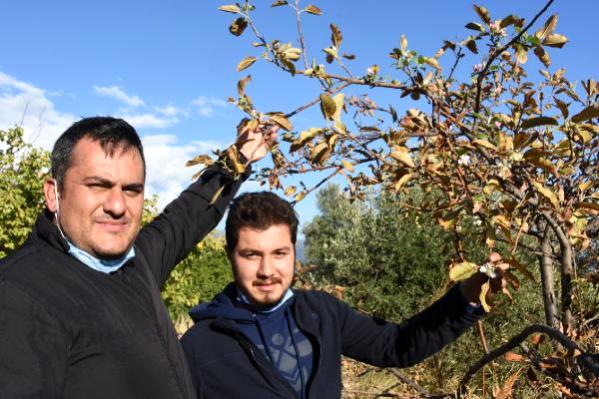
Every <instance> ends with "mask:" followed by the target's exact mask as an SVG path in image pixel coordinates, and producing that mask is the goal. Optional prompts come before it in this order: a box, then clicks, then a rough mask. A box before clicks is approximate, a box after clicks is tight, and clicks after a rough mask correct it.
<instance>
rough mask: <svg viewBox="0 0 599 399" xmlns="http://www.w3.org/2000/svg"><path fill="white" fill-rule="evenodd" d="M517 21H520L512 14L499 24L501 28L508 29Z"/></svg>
mask: <svg viewBox="0 0 599 399" xmlns="http://www.w3.org/2000/svg"><path fill="white" fill-rule="evenodd" d="M517 20H518V19H517V17H516V16H515V15H513V14H510V15H508V16H507V17H505V18H503V19H502V20H501V22H500V23H499V28H500V29H503V28H507V27H508V26H510V25H513V24H515V23H516V21H517Z"/></svg>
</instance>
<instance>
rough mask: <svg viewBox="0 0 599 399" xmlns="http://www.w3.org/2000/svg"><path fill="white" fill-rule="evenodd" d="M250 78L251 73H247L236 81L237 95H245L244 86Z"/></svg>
mask: <svg viewBox="0 0 599 399" xmlns="http://www.w3.org/2000/svg"><path fill="white" fill-rule="evenodd" d="M251 80H252V75H248V76H246V77H245V78H243V79H241V80H240V81H239V82H237V94H239V97H243V96H244V95H245V86H246V85H247V84H248V82H249V81H251Z"/></svg>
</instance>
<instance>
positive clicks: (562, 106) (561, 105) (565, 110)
mask: <svg viewBox="0 0 599 399" xmlns="http://www.w3.org/2000/svg"><path fill="white" fill-rule="evenodd" d="M553 99H554V100H555V105H556V106H557V107H558V108H559V110H560V112H561V113H562V116H563V117H564V119H566V118H567V117H568V115H569V113H570V111H569V110H568V106H569V105H570V104H567V103H565V102H563V101H561V100H560V99H559V98H555V97H554V98H553Z"/></svg>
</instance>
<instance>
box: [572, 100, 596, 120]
mask: <svg viewBox="0 0 599 399" xmlns="http://www.w3.org/2000/svg"><path fill="white" fill-rule="evenodd" d="M593 118H599V104H593V105H590V106H588V107H586V108H585V109H583V110H582V111H580V112H579V113H577V114H576V115H574V116H573V117H572V122H574V123H580V122H584V121H587V120H589V119H593Z"/></svg>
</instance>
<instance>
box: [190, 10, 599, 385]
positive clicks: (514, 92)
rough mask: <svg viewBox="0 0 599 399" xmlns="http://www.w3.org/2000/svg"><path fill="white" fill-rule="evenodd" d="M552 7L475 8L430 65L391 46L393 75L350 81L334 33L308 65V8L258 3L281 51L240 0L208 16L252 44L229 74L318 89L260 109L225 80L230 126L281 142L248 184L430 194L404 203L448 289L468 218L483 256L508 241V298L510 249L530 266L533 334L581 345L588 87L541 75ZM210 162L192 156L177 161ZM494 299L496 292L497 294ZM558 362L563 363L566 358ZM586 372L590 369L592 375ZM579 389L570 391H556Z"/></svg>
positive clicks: (592, 109)
mask: <svg viewBox="0 0 599 399" xmlns="http://www.w3.org/2000/svg"><path fill="white" fill-rule="evenodd" d="M553 1H554V0H550V1H548V2H547V3H546V4H545V6H544V7H543V8H542V9H541V10H539V12H538V13H537V14H536V15H535V16H534V17H533V18H532V19H530V20H526V19H524V18H522V17H519V16H517V15H515V14H510V15H507V16H504V17H503V18H500V19H494V18H492V16H491V13H490V11H489V10H487V9H486V8H484V7H480V6H476V5H475V6H474V11H475V14H476V15H477V18H476V22H470V23H468V24H467V25H466V28H467V29H468V32H469V33H464V35H463V36H464V38H463V40H460V41H449V40H446V41H444V42H443V44H442V46H441V47H440V49H439V51H438V52H437V53H436V54H434V55H430V56H429V55H424V54H419V53H418V52H417V51H416V50H414V49H411V48H410V47H409V44H408V40H407V38H406V37H404V36H402V37H401V40H400V46H399V47H398V48H393V49H390V52H389V57H391V59H392V61H393V63H394V67H395V72H394V74H395V76H393V77H387V76H382V74H380V68H379V67H378V65H377V64H374V63H373V65H372V67H370V68H368V69H367V71H366V73H363V74H355V73H354V72H352V70H351V66H350V64H351V61H352V60H353V59H354V58H355V55H353V54H346V53H344V52H343V51H342V49H343V48H344V43H343V34H342V30H341V28H340V27H338V26H336V25H334V24H330V32H331V33H330V45H329V46H327V47H326V48H324V49H322V53H320V54H321V56H322V57H315V58H309V57H308V55H307V43H306V40H305V36H304V32H303V28H302V18H303V17H314V16H319V15H322V14H323V12H322V10H321V9H320V8H319V7H318V6H316V5H313V4H310V5H305V6H304V5H302V4H300V1H299V0H289V1H287V0H277V1H274V3H272V4H271V8H272V10H271V11H270V12H273V13H274V12H281V11H282V10H281V8H286V9H287V10H288V11H290V12H291V13H290V14H291V17H292V18H293V20H295V22H296V23H295V24H294V26H296V27H297V41H296V42H295V43H285V42H284V41H282V40H278V39H277V38H268V37H266V36H265V35H263V34H262V33H261V31H260V30H259V29H258V27H257V26H256V23H255V19H254V15H255V13H258V12H261V11H262V10H259V9H257V7H256V5H255V4H254V3H253V2H251V1H249V0H245V1H243V2H242V3H236V4H230V5H223V6H221V7H219V9H220V10H221V11H223V12H228V13H231V14H234V20H233V22H232V23H231V25H230V26H229V31H230V32H231V34H233V35H235V36H242V35H243V34H244V32H248V33H246V35H245V36H246V37H247V36H253V38H252V41H253V42H252V46H253V48H254V49H253V50H252V53H255V54H252V55H249V56H246V57H245V58H243V59H242V60H241V61H240V62H239V64H238V65H237V70H238V71H243V70H245V69H247V68H250V67H251V66H252V65H253V64H254V63H255V62H257V61H260V62H267V63H270V64H272V66H273V67H274V68H275V69H278V70H280V71H281V72H282V73H287V74H289V76H290V78H294V79H308V80H314V81H316V82H317V84H318V87H319V89H318V90H317V92H315V93H314V97H313V98H312V99H308V100H306V103H305V104H304V105H302V106H300V107H298V108H297V109H294V110H290V111H289V112H280V111H278V112H264V111H261V110H258V109H256V107H254V104H253V102H252V99H251V97H250V96H249V95H248V92H247V87H246V86H247V84H248V82H249V81H250V77H249V76H247V77H245V78H243V79H241V80H240V81H239V83H238V87H237V90H238V96H237V98H235V99H234V98H231V99H230V101H231V102H233V103H235V104H236V105H237V106H238V107H239V108H240V109H241V110H243V111H244V112H246V113H247V115H248V117H247V118H245V119H244V120H242V122H241V124H240V126H239V129H240V130H241V129H243V128H244V127H246V126H247V125H248V124H257V123H258V121H260V120H265V119H269V120H270V121H271V123H276V124H278V125H279V126H281V127H282V128H283V129H284V130H285V131H286V133H285V134H283V135H282V142H281V144H280V145H279V146H278V147H276V148H273V150H272V165H271V166H268V167H264V168H263V169H261V170H260V171H259V172H258V175H259V176H260V177H261V178H262V179H263V181H265V182H268V183H269V185H270V187H271V188H281V189H284V191H285V193H286V194H287V195H289V196H292V197H294V201H300V200H301V199H302V198H303V197H304V196H305V195H307V194H309V193H310V192H311V191H312V190H314V189H316V188H318V187H319V186H320V185H321V184H322V183H324V182H326V181H328V180H330V179H332V178H333V177H336V176H343V177H345V179H346V185H345V188H346V190H347V191H348V193H349V195H350V196H352V197H354V198H363V196H364V192H365V189H367V188H368V187H371V186H378V187H380V188H381V189H382V190H385V191H389V192H397V193H398V192H404V191H408V190H412V189H413V188H416V187H417V188H419V189H423V190H425V191H426V190H432V189H433V187H434V188H436V189H438V190H439V191H440V192H442V193H443V195H442V196H441V197H439V198H437V199H435V201H434V202H430V203H421V204H407V206H410V207H416V208H417V209H419V210H421V211H422V212H431V213H432V214H433V215H434V216H435V217H436V219H437V221H438V222H439V223H440V224H441V225H442V226H443V227H444V228H445V229H447V230H448V231H451V232H452V233H453V237H454V238H453V242H454V248H455V251H454V257H453V261H452V265H451V266H452V268H451V270H450V276H451V277H452V278H454V279H456V280H458V279H461V278H463V277H464V276H468V275H469V274H471V273H473V272H474V271H475V270H477V268H478V266H476V265H475V264H474V263H472V262H470V261H469V254H468V253H467V251H466V250H465V249H464V248H465V247H466V246H465V245H464V242H463V239H462V237H461V235H460V231H461V229H462V227H461V224H462V223H463V220H464V219H465V218H472V217H474V218H477V219H478V220H479V223H480V224H481V226H482V230H483V234H482V240H484V242H485V243H486V245H487V246H488V247H489V250H490V251H491V250H493V249H494V248H495V247H496V245H497V243H498V242H503V243H506V244H508V248H509V250H508V251H506V253H503V254H502V255H503V258H504V260H505V261H506V262H507V263H509V265H511V269H510V270H512V271H514V270H515V271H517V273H516V272H515V273H511V272H509V273H507V274H506V279H507V282H508V283H509V286H511V287H512V288H514V289H517V288H518V286H519V279H518V277H517V276H518V275H521V276H526V277H529V278H533V275H532V273H531V271H530V270H529V269H528V267H529V266H528V265H523V264H521V263H520V262H519V261H518V259H517V258H516V256H515V253H516V249H518V248H522V247H524V248H525V249H527V250H528V251H530V252H531V253H532V254H535V255H537V256H538V259H539V266H540V274H541V280H542V282H541V285H542V293H543V297H544V303H545V317H546V322H547V324H548V326H550V327H553V329H549V330H547V329H543V332H546V333H548V334H551V333H549V332H547V331H552V332H555V333H556V334H558V333H559V332H561V333H564V334H565V336H567V337H570V338H573V339H581V340H582V339H583V338H582V337H588V336H589V334H588V328H590V327H589V325H588V324H585V323H584V320H582V319H581V317H577V316H576V315H573V311H572V307H573V300H574V299H576V295H577V293H576V284H575V277H576V265H575V259H576V254H577V253H578V252H580V251H582V250H585V249H586V248H587V247H588V245H589V243H590V238H592V237H589V234H590V232H596V231H597V224H598V221H597V218H596V216H597V213H598V212H599V192H598V187H599V184H598V176H599V173H597V172H598V171H597V156H598V152H599V127H598V126H597V124H596V122H597V118H599V104H598V103H597V99H598V97H599V86H598V85H597V84H596V82H595V81H594V80H592V79H589V80H586V81H583V82H582V85H581V86H577V85H576V84H574V83H573V82H571V81H570V80H569V79H568V78H567V77H566V75H565V70H564V69H556V70H554V71H553V72H550V71H549V68H550V64H551V59H550V51H552V49H553V48H561V47H562V46H564V45H565V44H566V43H567V41H568V39H567V38H566V36H564V35H562V34H559V33H557V32H556V27H557V21H558V18H557V15H552V16H549V17H543V16H544V14H545V13H546V11H547V10H548V8H549V7H550V6H551V4H552V3H553ZM264 12H266V11H264ZM542 17H543V19H541V18H542ZM482 49H485V50H484V51H483V50H482ZM466 54H469V56H470V57H473V56H474V57H478V58H479V63H478V64H477V65H475V66H474V68H471V67H468V68H467V70H468V71H473V72H472V74H471V75H470V77H469V78H468V79H465V80H463V81H460V80H459V79H458V78H457V77H456V76H458V75H459V74H458V73H457V72H458V71H460V70H461V69H463V63H464V59H466V57H465V55H466ZM528 57H536V58H537V59H538V60H539V61H540V62H541V63H542V64H543V65H544V67H545V68H546V69H543V70H541V71H540V77H539V78H535V79H532V78H530V77H529V75H528V73H527V70H526V68H525V66H526V62H527V59H528ZM321 58H322V59H321ZM535 76H536V73H535ZM360 88H363V89H364V92H366V90H368V91H372V89H378V90H382V91H394V92H398V93H399V94H400V96H401V97H402V98H411V99H412V100H413V101H414V105H413V107H406V109H398V108H396V107H395V106H394V105H393V104H391V105H380V104H377V103H376V102H375V101H373V100H372V99H371V98H370V97H369V96H368V95H367V94H359V93H358V94H355V93H356V91H359V90H360ZM350 90H351V91H350ZM350 93H351V94H350ZM313 106H319V107H320V109H321V111H322V116H323V120H322V123H319V124H318V125H317V126H314V127H310V128H308V129H306V130H303V131H295V130H294V129H293V126H292V123H291V121H290V120H291V119H292V117H294V116H295V115H298V114H300V113H302V112H304V111H306V110H308V109H309V108H310V107H313ZM216 155H218V156H220V159H221V161H222V160H223V159H225V160H226V161H227V162H226V164H227V165H229V166H230V167H231V168H232V169H234V171H236V172H241V171H243V170H244V167H245V165H243V164H242V162H241V161H240V159H239V157H238V156H237V154H236V152H235V151H234V149H230V150H228V151H227V152H226V153H217V154H216ZM212 162H213V161H212V159H211V158H210V157H209V156H203V155H202V156H198V157H197V158H195V159H193V160H191V161H190V162H189V164H190V165H194V164H209V163H212ZM308 173H315V174H317V175H318V176H321V179H320V181H319V182H318V183H316V184H313V185H309V186H308V185H306V184H305V183H303V182H302V183H300V185H299V186H285V184H284V181H285V179H283V178H284V177H287V176H290V175H296V174H301V175H303V174H308ZM554 269H555V270H557V271H558V276H556V277H555V278H554V276H553V271H554ZM556 280H557V282H558V286H559V291H560V293H559V295H557V294H556V292H557V290H556V287H555V281H556ZM505 293H506V294H507V295H510V291H509V290H508V289H506V290H505ZM484 305H485V306H488V305H487V304H484ZM579 316H580V315H579ZM585 328H586V329H587V330H585ZM558 330H559V331H558ZM591 336H592V339H595V340H596V335H592V334H591ZM556 337H557V335H556ZM556 339H558V338H556ZM584 344H585V345H586V344H588V342H587V341H585V342H584ZM595 344H596V341H595ZM562 345H563V343H562ZM577 353H579V352H577ZM570 355H571V356H570V359H568V362H571V361H572V360H573V358H572V356H574V355H573V354H572V353H570ZM585 356H586V357H585ZM579 357H580V356H579ZM583 358H584V359H586V360H584V361H582V360H581V359H582V358H580V359H579V360H581V361H582V362H583V363H585V364H587V363H588V362H587V360H588V355H586V354H585V355H584V356H583ZM589 361H590V360H589ZM568 364H570V363H568ZM589 364H590V363H589ZM568 367H570V366H568ZM589 368H590V369H593V370H594V371H595V373H596V372H597V368H596V365H594V367H593V365H592V364H590V366H589ZM569 370H570V371H572V370H575V369H573V368H569ZM585 375H586V374H585ZM570 377H571V376H569V377H568V378H570ZM591 380H592V378H591V377H588V379H587V380H584V378H583V382H580V381H578V382H576V381H574V382H572V381H570V383H571V384H570V385H571V386H570V388H572V387H574V388H572V389H575V388H576V389H578V388H580V387H579V385H582V386H585V384H587V385H588V384H590V381H591ZM595 381H596V380H595ZM577 384H578V385H577ZM580 389H584V388H580Z"/></svg>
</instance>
